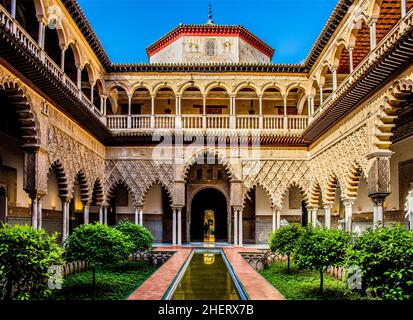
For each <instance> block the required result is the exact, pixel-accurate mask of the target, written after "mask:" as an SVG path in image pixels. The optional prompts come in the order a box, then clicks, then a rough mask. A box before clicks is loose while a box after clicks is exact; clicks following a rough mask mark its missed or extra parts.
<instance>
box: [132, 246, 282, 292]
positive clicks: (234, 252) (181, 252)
mask: <svg viewBox="0 0 413 320" xmlns="http://www.w3.org/2000/svg"><path fill="white" fill-rule="evenodd" d="M192 249H193V248H177V247H160V248H157V249H155V250H157V251H176V253H175V254H174V255H173V256H172V257H171V258H170V259H169V260H168V261H167V262H166V263H165V264H163V265H162V266H161V267H160V268H159V269H158V270H157V271H156V272H155V273H154V274H153V275H152V276H151V277H150V278H149V279H148V280H146V281H145V282H144V283H143V284H142V285H141V286H140V287H139V288H138V289H137V290H136V291H135V292H133V293H132V294H131V295H130V296H129V297H128V300H161V299H162V297H163V295H164V294H165V292H166V290H167V289H168V287H169V285H170V283H171V282H172V281H173V279H174V277H175V275H176V274H177V273H178V271H179V269H180V268H181V266H182V264H183V263H184V262H185V260H186V259H187V257H188V256H189V254H190V253H191V250H192ZM223 250H224V251H225V254H226V256H227V258H228V260H229V262H230V263H231V265H232V268H233V269H234V271H235V273H236V274H237V276H238V278H239V280H240V281H241V283H242V285H243V287H244V289H245V291H247V293H248V296H249V298H250V299H251V300H283V299H284V297H283V296H282V295H281V294H280V293H279V292H278V291H277V290H276V289H275V288H274V287H273V286H272V285H271V284H270V283H269V282H267V280H265V279H264V278H263V277H262V276H261V275H260V274H259V273H257V272H256V271H255V270H254V268H252V267H251V266H250V265H249V264H248V262H247V261H245V259H244V258H243V257H242V256H241V254H240V253H241V252H255V251H258V250H257V249H252V248H232V247H229V248H224V249H223Z"/></svg>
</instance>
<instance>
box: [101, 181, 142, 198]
mask: <svg viewBox="0 0 413 320" xmlns="http://www.w3.org/2000/svg"><path fill="white" fill-rule="evenodd" d="M119 186H123V187H125V189H126V190H128V192H129V193H130V194H131V195H132V198H133V199H134V200H135V193H134V191H133V189H132V188H131V187H130V185H129V184H128V183H127V181H125V180H124V179H123V178H118V179H116V180H114V181H112V182H111V183H110V184H109V185H107V186H106V196H105V199H104V201H105V204H108V203H109V202H110V199H111V198H112V197H113V196H114V192H115V190H116V188H117V187H119Z"/></svg>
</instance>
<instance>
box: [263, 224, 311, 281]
mask: <svg viewBox="0 0 413 320" xmlns="http://www.w3.org/2000/svg"><path fill="white" fill-rule="evenodd" d="M302 234H303V227H302V226H301V225H299V224H297V223H292V224H290V225H288V226H285V227H281V228H279V229H277V230H275V231H274V232H273V233H272V234H271V235H270V240H269V245H270V250H271V251H272V252H274V253H276V254H278V255H282V256H287V259H288V264H287V272H288V273H290V256H291V255H292V254H293V253H294V251H295V247H296V243H297V241H298V239H299V238H300V237H301V235H302Z"/></svg>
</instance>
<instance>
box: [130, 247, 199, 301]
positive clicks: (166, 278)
mask: <svg viewBox="0 0 413 320" xmlns="http://www.w3.org/2000/svg"><path fill="white" fill-rule="evenodd" d="M155 250H157V251H177V252H176V253H175V254H174V255H173V256H172V257H171V258H170V259H169V260H168V261H166V262H165V263H164V264H163V265H162V266H161V267H160V268H159V269H158V270H157V271H156V272H155V273H154V274H153V275H152V276H151V277H150V278H149V279H147V280H146V281H145V282H144V283H143V284H142V285H141V286H140V287H139V288H138V289H137V290H136V291H135V292H133V293H132V294H131V295H130V296H129V297H128V300H161V299H162V297H163V295H164V294H165V292H166V290H168V287H169V285H170V283H171V282H172V280H173V279H174V277H175V275H176V274H177V273H178V271H179V269H180V268H181V266H182V265H183V263H184V262H185V260H186V258H188V256H189V254H190V253H191V250H192V249H191V248H174V247H163V248H157V249H155Z"/></svg>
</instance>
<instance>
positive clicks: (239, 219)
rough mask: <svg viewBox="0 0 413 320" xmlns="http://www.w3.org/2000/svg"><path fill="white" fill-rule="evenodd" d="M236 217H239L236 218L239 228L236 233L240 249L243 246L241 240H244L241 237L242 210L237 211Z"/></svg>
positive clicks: (242, 236)
mask: <svg viewBox="0 0 413 320" xmlns="http://www.w3.org/2000/svg"><path fill="white" fill-rule="evenodd" d="M238 215H239V218H238V223H239V226H238V232H239V236H238V245H239V246H240V247H242V246H243V245H244V244H243V240H244V235H243V231H244V230H243V229H244V228H243V219H242V210H239V211H238Z"/></svg>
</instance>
